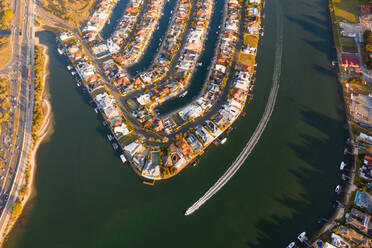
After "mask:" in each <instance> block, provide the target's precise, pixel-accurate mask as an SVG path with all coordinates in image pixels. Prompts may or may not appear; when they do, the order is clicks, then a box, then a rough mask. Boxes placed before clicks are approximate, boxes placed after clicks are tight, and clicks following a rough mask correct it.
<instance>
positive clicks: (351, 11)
mask: <svg viewBox="0 0 372 248" xmlns="http://www.w3.org/2000/svg"><path fill="white" fill-rule="evenodd" d="M332 3H333V5H334V8H335V13H336V16H337V18H338V20H347V21H351V22H355V21H357V17H358V15H359V13H360V5H362V4H368V3H369V0H332Z"/></svg>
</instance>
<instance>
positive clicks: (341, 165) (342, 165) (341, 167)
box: [340, 161, 346, 170]
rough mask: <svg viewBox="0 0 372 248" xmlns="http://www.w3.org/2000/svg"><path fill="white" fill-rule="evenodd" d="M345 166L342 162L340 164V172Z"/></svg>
mask: <svg viewBox="0 0 372 248" xmlns="http://www.w3.org/2000/svg"><path fill="white" fill-rule="evenodd" d="M345 166H346V163H345V162H344V161H342V162H341V164H340V170H343V169H344V168H345Z"/></svg>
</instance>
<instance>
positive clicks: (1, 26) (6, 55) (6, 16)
mask: <svg viewBox="0 0 372 248" xmlns="http://www.w3.org/2000/svg"><path fill="white" fill-rule="evenodd" d="M12 18H13V10H12V9H11V8H10V7H9V3H8V1H7V0H0V33H1V34H0V54H1V56H0V68H2V67H3V66H5V65H6V64H7V63H8V61H9V59H10V56H11V52H12V49H11V44H10V30H9V29H10V22H11V20H12Z"/></svg>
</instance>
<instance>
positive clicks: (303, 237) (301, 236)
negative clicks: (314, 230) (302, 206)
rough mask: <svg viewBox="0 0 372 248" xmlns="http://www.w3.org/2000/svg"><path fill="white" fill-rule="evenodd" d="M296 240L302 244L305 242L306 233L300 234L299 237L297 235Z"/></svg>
mask: <svg viewBox="0 0 372 248" xmlns="http://www.w3.org/2000/svg"><path fill="white" fill-rule="evenodd" d="M297 239H298V240H299V241H300V242H304V241H305V240H306V232H302V233H300V235H298V237H297Z"/></svg>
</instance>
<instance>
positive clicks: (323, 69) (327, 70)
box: [312, 64, 335, 77]
mask: <svg viewBox="0 0 372 248" xmlns="http://www.w3.org/2000/svg"><path fill="white" fill-rule="evenodd" d="M312 67H313V69H314V70H315V71H317V72H320V73H322V74H324V75H327V76H330V77H334V75H335V72H334V70H332V69H331V68H326V67H323V66H321V65H315V64H313V65H312Z"/></svg>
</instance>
